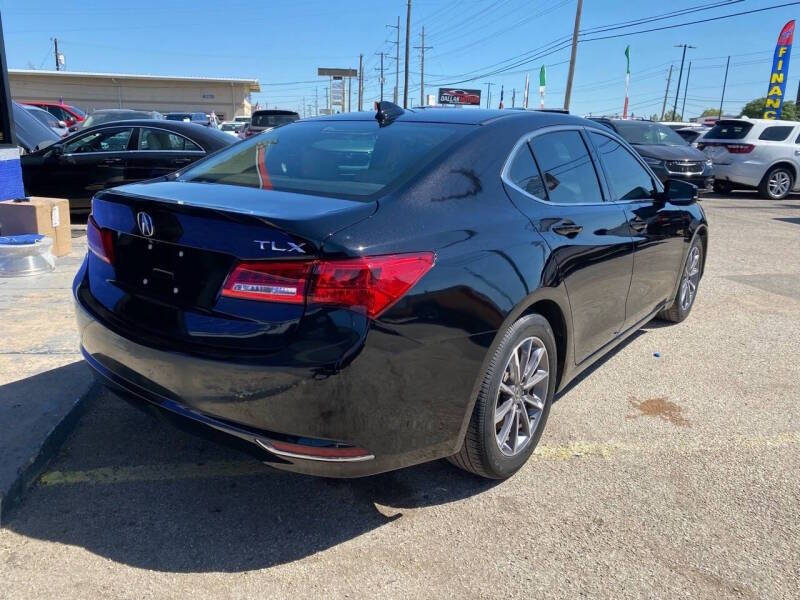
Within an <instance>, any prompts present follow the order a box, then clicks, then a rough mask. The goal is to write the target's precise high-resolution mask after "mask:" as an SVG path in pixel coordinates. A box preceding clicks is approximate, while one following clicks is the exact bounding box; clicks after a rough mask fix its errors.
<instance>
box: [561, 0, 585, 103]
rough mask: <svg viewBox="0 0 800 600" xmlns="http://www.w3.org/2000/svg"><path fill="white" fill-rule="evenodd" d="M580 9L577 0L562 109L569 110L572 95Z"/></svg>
mask: <svg viewBox="0 0 800 600" xmlns="http://www.w3.org/2000/svg"><path fill="white" fill-rule="evenodd" d="M582 10H583V0H578V8H577V9H576V10H575V27H574V28H573V30H572V54H570V57H569V75H567V91H566V93H565V94H564V110H569V101H570V98H571V97H572V79H573V78H574V77H575V59H576V58H577V56H578V33H579V31H580V28H581V11H582Z"/></svg>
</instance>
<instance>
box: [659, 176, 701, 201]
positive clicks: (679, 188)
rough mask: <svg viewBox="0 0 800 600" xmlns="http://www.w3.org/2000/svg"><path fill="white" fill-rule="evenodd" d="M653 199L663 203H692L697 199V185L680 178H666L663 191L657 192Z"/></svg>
mask: <svg viewBox="0 0 800 600" xmlns="http://www.w3.org/2000/svg"><path fill="white" fill-rule="evenodd" d="M655 200H656V201H657V202H662V203H664V204H666V203H667V202H669V203H670V204H692V203H693V202H696V201H697V186H696V185H693V184H691V183H689V182H688V181H681V180H680V179H667V182H666V183H665V184H664V191H663V192H660V193H657V194H656V196H655Z"/></svg>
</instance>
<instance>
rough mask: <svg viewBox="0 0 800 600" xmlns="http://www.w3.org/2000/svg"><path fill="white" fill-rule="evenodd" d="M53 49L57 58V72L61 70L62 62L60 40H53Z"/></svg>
mask: <svg viewBox="0 0 800 600" xmlns="http://www.w3.org/2000/svg"><path fill="white" fill-rule="evenodd" d="M53 48H54V53H55V57H56V71H60V70H61V62H59V60H58V38H53Z"/></svg>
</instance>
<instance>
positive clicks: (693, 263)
mask: <svg viewBox="0 0 800 600" xmlns="http://www.w3.org/2000/svg"><path fill="white" fill-rule="evenodd" d="M699 281H700V248H698V247H697V246H692V249H691V250H690V251H689V257H688V258H687V259H686V266H685V267H684V268H683V277H682V279H681V293H680V303H681V310H683V311H687V310H689V308H690V307H691V306H692V302H694V297H695V294H696V293H697V283H698V282H699Z"/></svg>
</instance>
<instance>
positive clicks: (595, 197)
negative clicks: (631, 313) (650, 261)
mask: <svg viewBox="0 0 800 600" xmlns="http://www.w3.org/2000/svg"><path fill="white" fill-rule="evenodd" d="M504 180H505V181H506V183H507V184H510V185H506V188H507V189H508V192H509V194H510V196H511V199H512V201H513V202H514V203H515V204H516V205H517V206H518V207H519V208H520V209H521V210H522V211H523V212H524V213H525V214H526V215H527V216H528V217H529V218H530V219H531V222H532V223H533V225H534V226H535V227H536V228H537V230H538V231H539V232H540V233H541V235H542V237H544V239H545V240H546V242H547V244H548V245H549V247H550V250H551V252H552V253H553V255H554V257H555V259H556V264H557V265H558V268H559V271H560V274H561V278H562V279H563V281H564V284H565V286H566V290H567V296H568V298H569V303H570V308H571V310H572V328H573V336H574V347H575V356H574V360H575V362H576V363H580V362H581V361H583V360H584V359H585V358H587V357H588V356H589V355H591V354H592V353H594V352H596V351H597V350H599V349H600V348H602V347H603V346H604V345H605V344H607V343H609V342H610V341H612V340H613V339H614V338H615V337H616V336H617V335H619V333H620V332H621V331H622V330H623V326H624V323H625V301H626V298H627V295H628V287H629V286H630V283H631V272H632V270H633V254H632V252H633V242H632V239H631V236H630V232H629V230H628V225H627V221H626V218H625V211H624V210H623V208H622V207H621V206H619V205H617V204H614V203H612V202H607V201H606V199H605V197H604V192H603V188H602V186H601V183H600V180H599V178H598V174H597V171H596V169H595V166H594V164H593V161H592V158H591V156H590V153H589V151H588V147H587V145H586V140H585V138H584V135H583V134H582V132H581V130H580V129H577V128H559V129H556V130H545V132H543V133H539V134H535V135H534V136H533V137H531V138H530V140H529V141H528V143H525V144H522V145H521V146H520V147H518V149H517V152H516V155H515V156H514V158H513V160H512V161H511V162H510V163H509V165H508V166H507V167H506V170H505V171H504Z"/></svg>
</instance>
